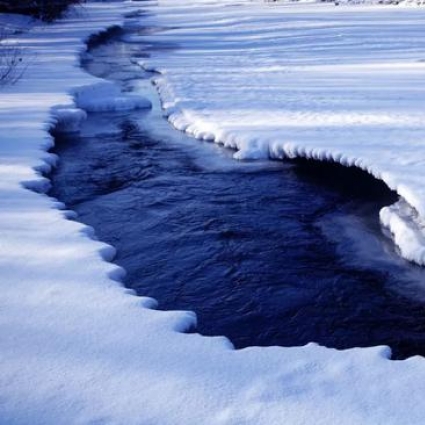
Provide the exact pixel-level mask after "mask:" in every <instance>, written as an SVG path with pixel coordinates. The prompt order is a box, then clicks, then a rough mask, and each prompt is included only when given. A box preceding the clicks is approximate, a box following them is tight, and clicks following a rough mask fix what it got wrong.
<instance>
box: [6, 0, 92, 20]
mask: <svg viewBox="0 0 425 425" xmlns="http://www.w3.org/2000/svg"><path fill="white" fill-rule="evenodd" d="M83 2H84V0H0V13H20V14H23V15H30V16H34V17H36V18H39V19H42V20H44V21H53V20H54V19H56V18H58V17H60V16H61V14H62V13H63V12H64V11H65V9H66V8H67V7H68V6H70V5H71V4H81V3H83Z"/></svg>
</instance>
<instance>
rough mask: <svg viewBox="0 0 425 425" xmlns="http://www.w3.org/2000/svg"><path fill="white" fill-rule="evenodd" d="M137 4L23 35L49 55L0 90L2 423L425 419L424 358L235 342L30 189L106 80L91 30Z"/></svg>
mask: <svg viewBox="0 0 425 425" xmlns="http://www.w3.org/2000/svg"><path fill="white" fill-rule="evenodd" d="M143 5H144V6H145V3H144V4H143ZM128 7H129V8H130V5H128ZM134 7H140V3H135V4H134ZM129 10H131V8H130V9H128V8H127V6H126V7H124V5H123V4H122V3H116V2H113V3H108V2H102V3H94V4H89V5H87V7H86V8H85V9H84V11H83V12H81V13H82V14H80V15H78V16H74V17H73V18H72V17H71V18H69V19H68V20H65V21H63V22H62V23H59V24H56V25H54V26H51V27H43V28H40V27H36V28H34V30H32V31H31V32H30V33H29V34H24V35H22V36H21V37H20V39H19V43H21V44H22V46H23V47H25V46H26V47H27V51H28V53H32V52H35V51H37V52H38V54H37V61H36V62H35V63H34V65H33V66H32V67H31V70H30V71H28V72H27V73H26V74H25V78H24V79H23V80H22V81H20V82H19V84H18V85H17V86H15V87H11V88H9V89H8V90H7V92H6V91H5V92H2V93H1V97H0V138H1V144H0V158H1V159H0V172H1V175H2V179H1V183H0V199H1V200H2V202H1V203H0V234H1V238H0V241H1V242H0V270H1V273H0V276H1V279H0V284H1V292H0V294H1V295H0V305H1V307H0V347H1V349H0V423H1V424H7V425H13V424H22V425H27V424H29V423H31V424H43V425H46V424H55V425H57V424H95V423H96V424H123V425H124V424H125V425H129V424H155V425H156V424H161V425H165V424H170V425H171V424H172V425H175V424H197V425H198V424H248V423H252V424H267V425H270V424H281V423H289V424H291V425H296V424H308V423H314V424H327V425H329V424H334V423H335V424H356V425H357V424H373V425H377V424H385V425H388V424H397V425H399V424H412V425H413V424H422V423H423V417H424V415H425V406H424V405H423V402H422V392H423V391H424V390H425V383H424V377H425V362H424V361H423V359H420V358H412V359H410V360H407V361H402V362H391V361H389V360H388V356H389V351H388V350H387V349H385V348H370V349H353V350H347V351H343V352H338V351H336V350H330V349H326V348H323V347H317V346H315V345H308V346H306V347H299V348H279V347H271V348H266V349H264V348H249V349H244V350H241V351H235V350H232V349H231V346H230V344H229V342H228V341H227V340H225V339H223V338H203V337H201V336H199V335H196V334H190V335H185V334H181V333H178V332H176V331H182V330H184V329H187V328H188V327H189V326H190V325H191V324H193V322H194V317H193V315H192V314H190V313H182V312H160V311H155V310H152V309H149V307H153V306H154V304H155V303H154V302H153V301H152V300H149V299H144V298H138V297H135V296H134V295H133V294H132V293H131V291H128V290H126V289H124V288H123V287H122V286H121V285H120V284H119V283H117V282H116V280H119V278H120V276H121V275H122V270H120V269H119V268H118V267H116V266H114V265H112V264H110V263H107V262H105V261H104V260H105V259H110V258H111V257H112V256H113V254H114V250H113V248H111V247H108V246H106V245H105V244H102V243H101V242H98V241H95V240H92V239H90V236H91V235H92V234H93V232H92V230H91V229H90V228H87V227H85V226H83V225H81V224H78V223H76V222H73V221H67V220H66V216H67V215H68V213H67V212H66V211H60V210H58V209H56V208H57V207H58V205H57V203H56V202H54V201H53V200H51V199H49V198H48V197H47V196H45V195H43V194H37V193H34V192H31V191H28V190H26V189H24V188H23V186H22V185H23V184H25V185H28V184H29V183H28V182H33V183H32V184H31V186H33V187H38V189H39V190H41V191H42V190H44V189H45V188H46V186H47V184H48V182H47V181H46V180H45V179H44V178H42V177H40V175H39V174H38V173H37V172H36V171H34V169H36V170H48V169H49V167H50V164H52V163H54V162H55V158H54V157H52V156H51V155H49V154H47V153H46V152H45V149H46V148H47V147H48V146H50V145H51V143H52V139H51V137H50V136H49V134H48V133H47V129H48V128H49V126H50V125H52V123H54V122H56V121H57V120H59V121H62V122H64V123H65V124H66V125H71V124H77V122H78V120H80V119H82V118H83V115H84V112H78V111H79V110H78V109H77V110H75V109H74V107H75V105H74V104H73V98H72V96H71V95H68V94H66V93H76V90H77V92H80V91H78V90H79V89H78V88H79V87H87V86H89V85H90V84H94V83H97V82H98V81H97V80H95V79H93V78H91V77H89V76H87V75H85V74H84V73H83V72H82V71H81V70H80V69H79V68H78V66H77V65H78V58H77V56H78V53H79V51H81V49H82V48H83V44H82V40H83V39H85V38H87V36H88V34H89V33H91V32H93V31H98V30H99V29H101V28H104V27H106V26H109V25H112V24H116V23H119V22H121V21H122V17H121V15H122V13H124V12H126V11H129ZM220 13H223V12H220ZM229 13H231V11H230V9H229ZM150 19H151V18H150ZM152 19H153V18H152ZM228 19H232V18H228ZM89 90H90V89H89ZM109 94H110V93H109ZM108 96H109V95H108ZM60 105H66V106H65V107H64V106H60ZM80 106H83V105H81V104H80ZM51 108H55V110H54V111H53V113H54V114H56V115H55V117H52V116H51ZM58 108H59V109H60V110H62V111H63V112H60V113H59V114H58V113H56V112H55V111H56V110H57V109H58ZM71 117H72V118H71ZM68 129H73V126H71V128H69V127H68Z"/></svg>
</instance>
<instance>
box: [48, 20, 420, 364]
mask: <svg viewBox="0 0 425 425" xmlns="http://www.w3.org/2000/svg"><path fill="white" fill-rule="evenodd" d="M151 30H152V29H144V28H134V27H133V28H127V29H124V30H121V31H120V30H114V31H110V32H109V33H108V34H107V35H104V36H103V37H97V38H95V39H92V40H91V42H90V43H89V51H88V53H87V54H86V55H84V56H83V58H82V66H83V67H84V68H85V69H86V70H87V71H88V72H90V73H92V74H94V75H96V76H99V77H102V78H106V79H109V80H112V81H115V82H117V83H118V84H120V85H121V87H122V89H123V91H128V92H133V93H140V94H142V95H144V96H146V97H148V98H149V99H150V100H151V101H152V103H153V108H152V110H147V111H144V110H142V111H132V112H126V113H122V112H120V113H99V114H89V117H88V119H87V121H86V122H85V123H84V125H83V128H82V129H81V132H80V133H79V134H70V135H60V134H58V135H56V147H55V149H54V150H53V152H55V153H56V154H57V155H59V157H60V163H59V166H58V167H57V169H55V170H54V171H53V173H52V174H51V176H50V178H51V180H52V189H51V192H50V195H51V196H53V197H55V198H58V199H59V200H60V201H63V202H65V203H66V205H67V207H68V208H70V209H72V210H74V211H75V212H76V213H77V214H78V217H77V219H78V220H79V221H81V222H83V223H86V224H88V225H91V226H93V227H94V228H95V230H96V235H97V237H98V238H99V239H100V240H102V241H105V242H107V243H109V244H111V245H113V246H114V247H116V248H117V256H116V259H115V262H116V263H117V264H119V265H120V266H122V267H124V268H125V269H126V270H127V273H128V274H127V277H126V278H125V282H124V284H125V285H126V286H128V287H129V288H133V289H134V290H135V291H136V292H137V293H138V294H139V295H143V296H151V297H153V298H155V299H157V300H158V301H159V308H160V309H178V310H192V311H195V312H196V314H197V317H198V326H197V329H196V331H197V332H200V333H202V334H204V335H225V336H226V337H228V338H229V339H230V340H231V341H232V343H233V344H234V345H235V347H236V348H242V347H246V346H252V345H260V346H270V345H281V346H298V345H304V344H306V343H308V342H312V341H313V342H317V343H319V344H321V345H325V346H328V347H335V348H340V349H342V348H350V347H358V346H360V347H367V346H375V345H389V346H390V347H391V348H392V350H393V358H394V359H403V358H406V357H409V356H412V355H415V354H420V355H425V316H424V314H423V312H424V306H425V271H424V270H423V269H421V268H419V267H417V266H414V265H412V264H409V263H408V262H406V261H404V260H403V259H402V258H400V257H399V256H398V254H397V253H396V252H395V248H394V246H393V245H392V242H391V241H390V240H389V239H387V238H386V237H385V235H384V234H383V232H382V229H381V227H380V224H379V219H378V213H379V210H380V208H382V207H383V206H385V205H389V204H391V203H394V202H395V201H396V200H397V196H396V194H394V193H393V192H391V191H390V190H389V189H388V188H387V187H386V186H385V185H384V184H383V183H381V182H380V181H377V180H375V179H374V178H372V177H371V176H369V175H367V174H366V173H364V172H362V171H360V170H357V169H354V168H344V167H342V166H340V165H337V164H330V163H318V162H314V161H308V160H295V161H283V162H278V161H254V162H239V161H235V160H234V159H232V152H230V151H228V150H226V149H224V148H222V147H220V146H217V145H215V144H212V143H208V142H200V141H197V140H195V139H192V138H190V137H188V136H187V135H185V134H183V133H181V132H178V131H176V130H174V129H173V128H171V126H170V125H169V124H168V122H167V121H166V120H165V118H164V117H163V115H162V111H161V107H160V104H159V100H158V98H157V94H156V92H155V89H154V88H153V87H152V85H151V83H150V78H151V77H152V74H149V73H146V72H144V71H143V70H141V69H140V68H139V67H138V66H137V65H134V64H133V62H134V61H133V59H134V58H140V57H148V56H149V55H150V54H154V52H155V49H162V48H171V47H170V46H161V45H158V46H155V45H149V46H145V45H143V43H129V42H126V41H125V39H126V37H125V35H126V33H128V32H129V31H137V32H138V33H139V34H143V31H151Z"/></svg>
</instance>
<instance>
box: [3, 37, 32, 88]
mask: <svg viewBox="0 0 425 425" xmlns="http://www.w3.org/2000/svg"><path fill="white" fill-rule="evenodd" d="M22 56H23V55H22V50H21V49H20V48H19V47H17V46H16V45H14V44H10V43H8V41H7V33H6V32H0V86H5V85H12V84H15V83H16V82H17V81H18V80H19V79H20V78H21V77H22V74H23V73H24V71H25V68H26V66H25V65H24V64H23V58H22Z"/></svg>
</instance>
